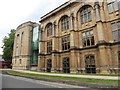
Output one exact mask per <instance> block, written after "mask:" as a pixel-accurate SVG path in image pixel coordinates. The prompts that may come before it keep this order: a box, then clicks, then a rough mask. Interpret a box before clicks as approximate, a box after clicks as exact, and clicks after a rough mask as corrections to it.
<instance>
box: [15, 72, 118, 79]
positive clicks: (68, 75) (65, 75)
mask: <svg viewBox="0 0 120 90" xmlns="http://www.w3.org/2000/svg"><path fill="white" fill-rule="evenodd" d="M14 71H17V72H24V73H31V74H41V75H50V76H64V77H78V78H94V79H109V80H120V77H118V76H92V75H71V74H50V73H42V72H33V71H28V70H14Z"/></svg>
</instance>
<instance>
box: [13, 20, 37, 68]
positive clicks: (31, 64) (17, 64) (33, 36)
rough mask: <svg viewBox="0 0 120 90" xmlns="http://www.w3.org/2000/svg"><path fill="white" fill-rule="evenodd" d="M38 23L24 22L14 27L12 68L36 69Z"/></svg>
mask: <svg viewBox="0 0 120 90" xmlns="http://www.w3.org/2000/svg"><path fill="white" fill-rule="evenodd" d="M38 33H39V24H37V23H35V22H31V21H28V22H25V23H23V24H21V25H19V26H18V27H17V29H16V33H15V39H14V50H13V59H12V64H13V67H12V68H13V69H36V68H37V65H38V63H37V62H38Z"/></svg>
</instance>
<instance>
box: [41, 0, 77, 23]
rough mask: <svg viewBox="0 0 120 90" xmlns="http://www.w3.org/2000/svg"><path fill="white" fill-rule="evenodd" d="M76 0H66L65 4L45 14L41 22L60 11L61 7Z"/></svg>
mask: <svg viewBox="0 0 120 90" xmlns="http://www.w3.org/2000/svg"><path fill="white" fill-rule="evenodd" d="M75 1H76V0H69V1H67V2H65V3H64V4H62V5H60V6H59V7H57V8H55V9H54V10H52V11H50V12H49V13H47V14H45V15H44V16H42V17H41V20H40V22H41V21H42V20H44V19H46V18H47V17H49V16H51V15H53V14H55V13H56V12H58V11H60V10H61V9H63V8H65V7H67V6H68V5H70V4H71V3H73V2H75Z"/></svg>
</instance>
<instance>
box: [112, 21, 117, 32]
mask: <svg viewBox="0 0 120 90" xmlns="http://www.w3.org/2000/svg"><path fill="white" fill-rule="evenodd" d="M116 29H118V26H117V24H116V23H112V31H114V30H116Z"/></svg>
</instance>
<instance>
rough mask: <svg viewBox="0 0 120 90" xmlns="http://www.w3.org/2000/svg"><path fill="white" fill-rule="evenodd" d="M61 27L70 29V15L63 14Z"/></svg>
mask: <svg viewBox="0 0 120 90" xmlns="http://www.w3.org/2000/svg"><path fill="white" fill-rule="evenodd" d="M61 29H62V30H66V29H69V17H68V16H63V17H62V19H61Z"/></svg>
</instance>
